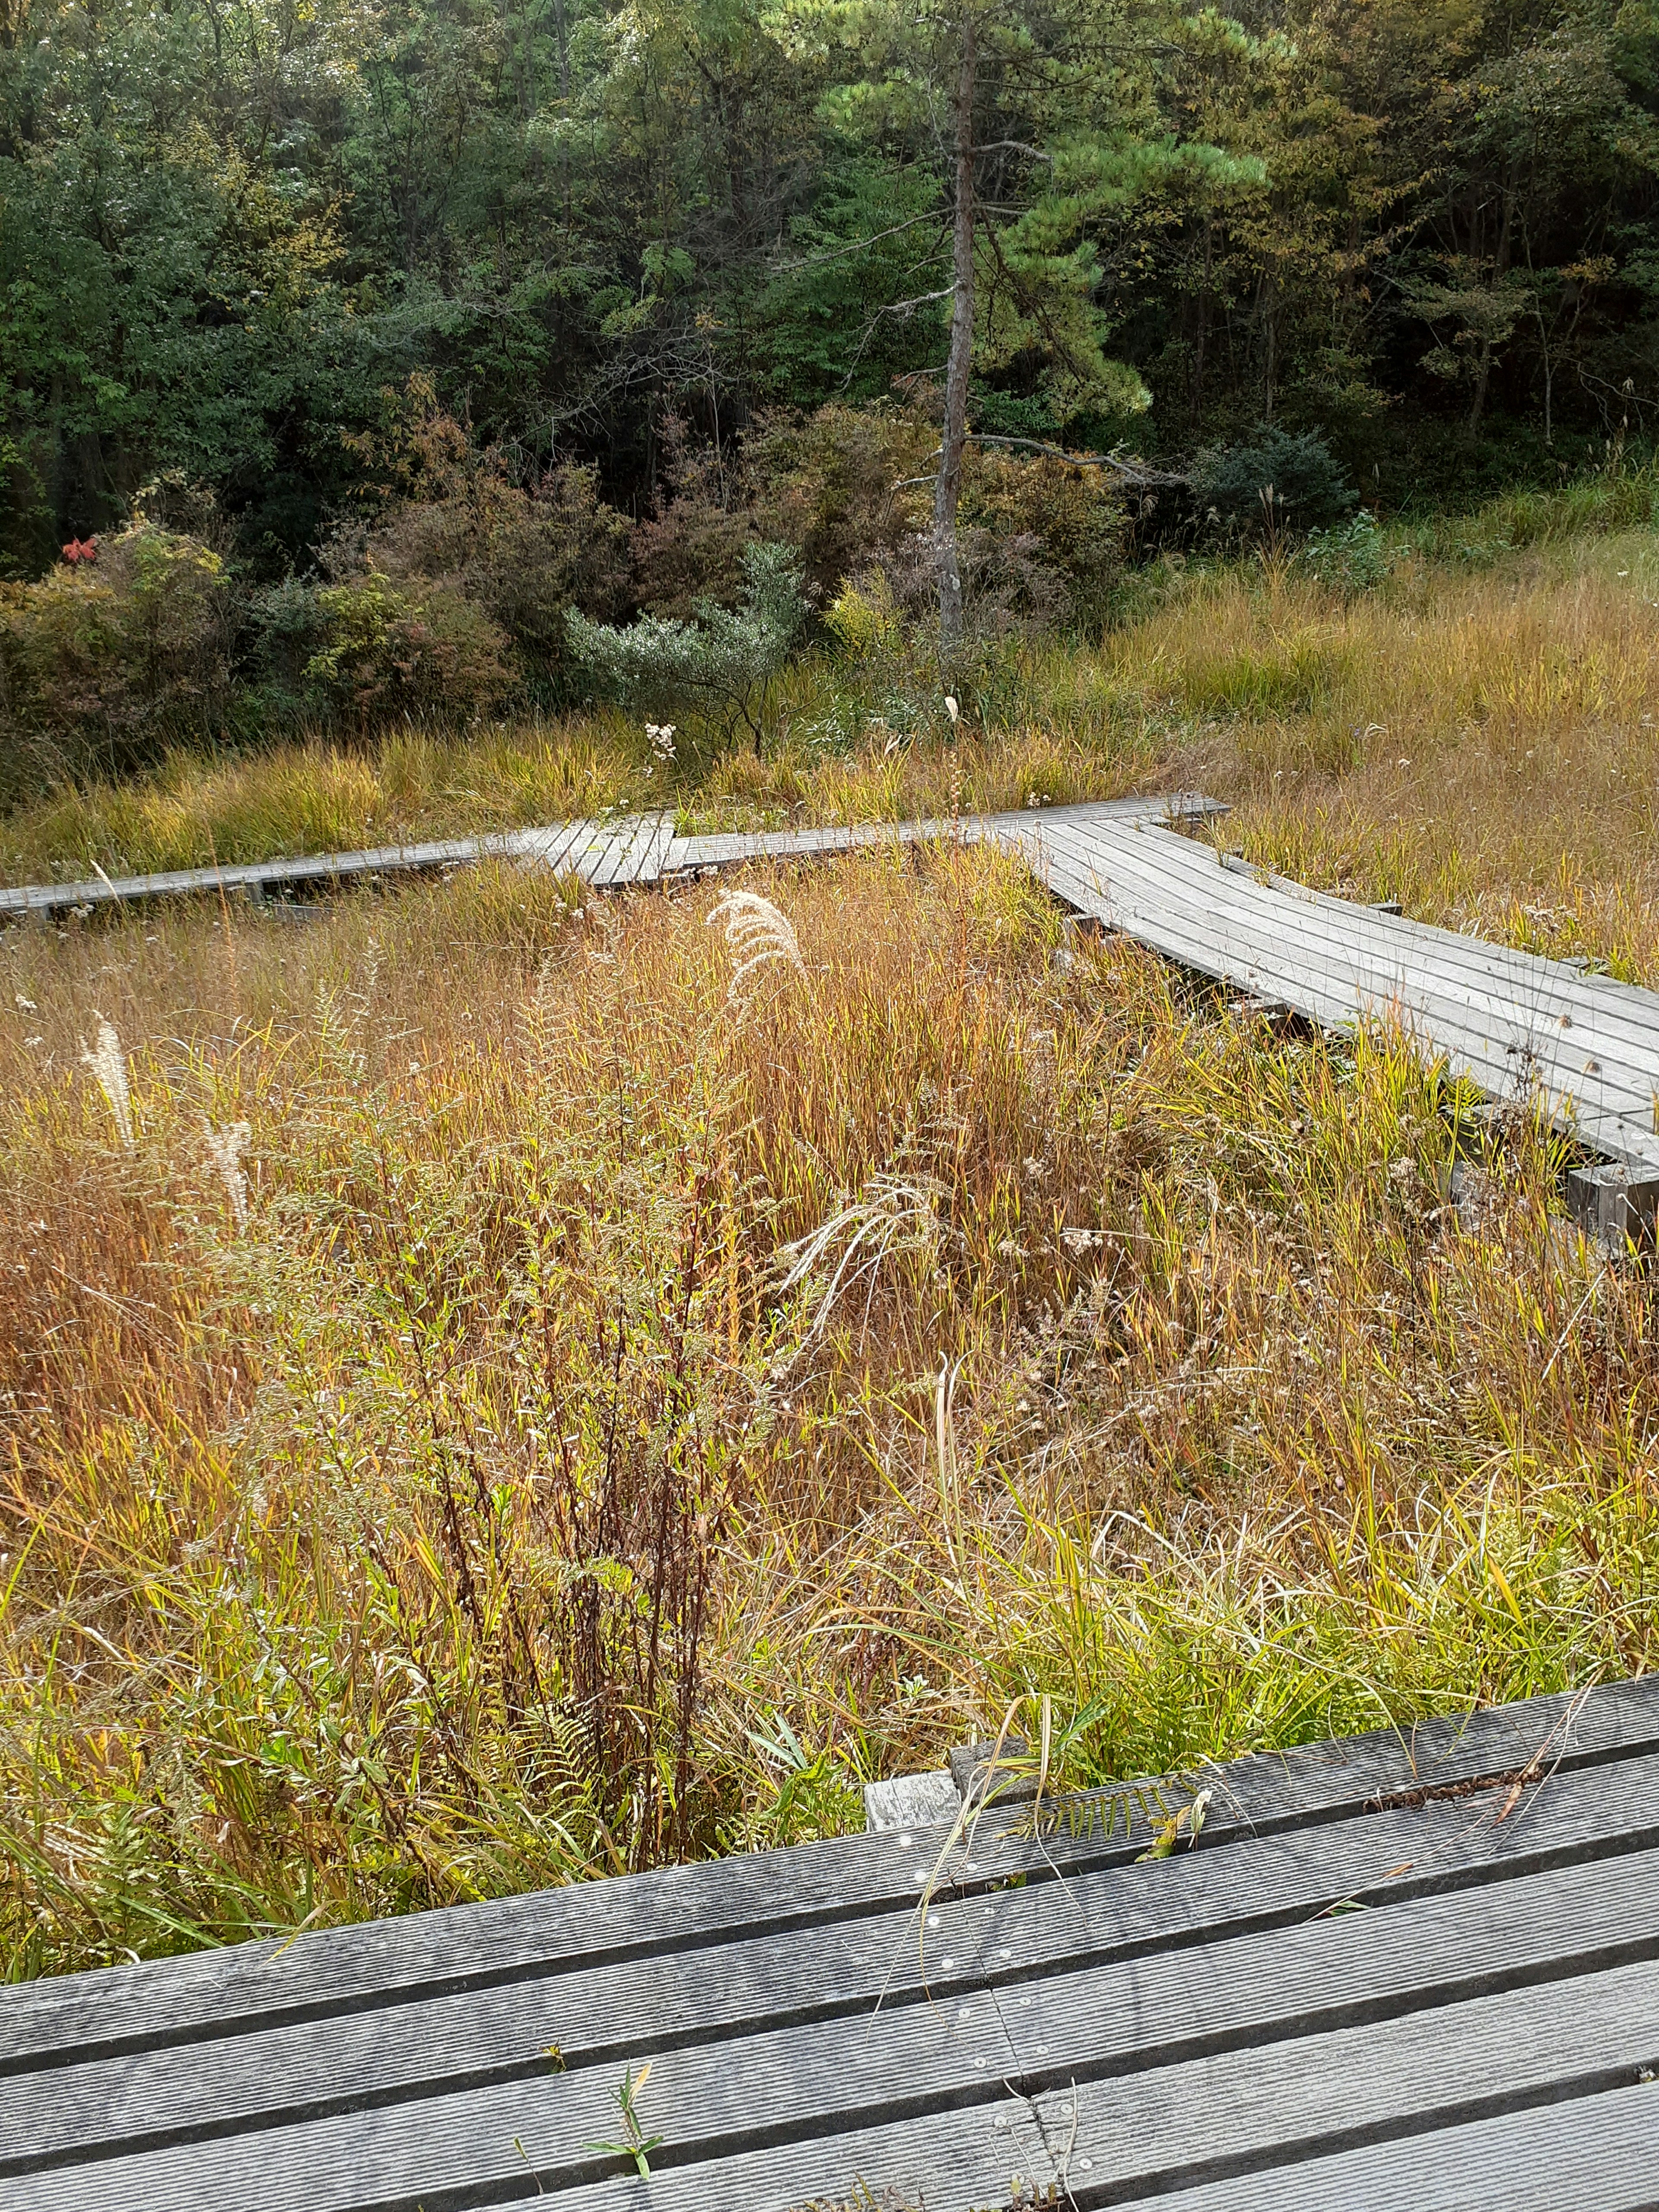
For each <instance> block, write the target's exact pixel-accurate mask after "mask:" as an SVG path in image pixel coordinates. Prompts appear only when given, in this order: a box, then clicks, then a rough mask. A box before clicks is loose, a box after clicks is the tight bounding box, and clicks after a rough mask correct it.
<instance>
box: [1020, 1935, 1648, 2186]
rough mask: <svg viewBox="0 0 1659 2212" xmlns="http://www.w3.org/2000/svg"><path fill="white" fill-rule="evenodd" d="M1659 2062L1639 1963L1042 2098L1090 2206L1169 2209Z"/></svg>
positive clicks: (1601, 2084) (1052, 2137)
mask: <svg viewBox="0 0 1659 2212" xmlns="http://www.w3.org/2000/svg"><path fill="white" fill-rule="evenodd" d="M1656 2053H1659V1974H1656V1972H1654V1969H1653V1967H1652V1966H1651V1965H1650V1964H1647V1963H1645V1962H1644V1963H1643V1964H1641V1965H1638V1966H1620V1967H1615V1968H1613V1970H1612V1971H1611V1972H1606V1973H1599V1974H1588V1975H1583V1976H1576V1977H1574V1978H1572V1979H1571V1980H1568V1981H1565V1982H1555V1983H1549V1984H1543V1985H1541V1986H1534V1987H1531V1988H1526V1989H1520V1990H1508V1991H1505V1992H1504V1993H1502V1994H1499V1995H1495V1996H1483V1997H1477V1998H1475V1999H1474V2000H1472V2001H1471V2002H1468V2003H1467V2004H1459V2005H1452V2006H1449V2007H1448V2008H1445V2009H1443V2010H1442V2011H1438V2012H1436V2013H1435V2014H1433V2015H1432V2016H1425V2015H1417V2014H1408V2015H1406V2016H1405V2017H1404V2018H1403V2019H1399V2020H1380V2021H1371V2022H1369V2023H1367V2024H1366V2025H1365V2026H1364V2027H1348V2028H1339V2029H1337V2030H1336V2031H1334V2033H1330V2034H1326V2035H1314V2036H1309V2037H1306V2038H1300V2039H1297V2040H1296V2041H1294V2042H1290V2043H1281V2044H1273V2045H1267V2047H1266V2048H1265V2049H1263V2050H1261V2051H1250V2050H1249V2049H1244V2050H1237V2051H1233V2050H1230V2051H1221V2052H1218V2053H1217V2054H1216V2055H1214V2056H1212V2057H1206V2058H1200V2059H1194V2060H1192V2061H1190V2062H1188V2063H1184V2064H1180V2065H1174V2066H1165V2067H1159V2068H1158V2069H1155V2070H1153V2071H1152V2072H1150V2073H1140V2074H1136V2075H1133V2076H1132V2077H1131V2078H1128V2079H1107V2080H1104V2081H1088V2082H1084V2081H1079V2085H1078V2087H1076V2088H1075V2089H1072V2088H1070V2087H1067V2088H1066V2089H1061V2090H1058V2091H1049V2092H1048V2093H1045V2094H1043V2095H1041V2096H1039V2097H1038V2098H1037V2099H1036V2109H1037V2112H1038V2116H1039V2118H1040V2120H1041V2122H1042V2128H1043V2132H1044V2135H1045V2136H1046V2137H1047V2139H1048V2144H1049V2147H1050V2150H1051V2153H1054V2154H1056V2156H1057V2157H1058V2156H1060V2154H1065V2153H1066V2151H1067V2147H1068V2146H1069V2154H1068V2155H1066V2157H1065V2160H1064V2162H1065V2165H1066V2172H1067V2178H1068V2179H1069V2181H1070V2183H1071V2185H1072V2186H1073V2188H1074V2189H1075V2190H1076V2191H1078V2192H1079V2195H1081V2192H1082V2191H1085V2190H1086V2191H1088V2192H1089V2196H1088V2198H1087V2200H1086V2201H1088V2202H1091V2203H1114V2202H1116V2203H1122V2202H1126V2201H1130V2200H1133V2198H1135V2197H1143V2196H1149V2195H1152V2194H1155V2193H1157V2194H1159V2195H1160V2201H1166V2200H1163V2199H1162V2197H1161V2192H1162V2191H1164V2190H1167V2189H1171V2188H1174V2187H1176V2186H1177V2185H1181V2184H1189V2185H1190V2184H1192V2183H1195V2182H1200V2181H1218V2180H1222V2179H1225V2178H1226V2177H1227V2176H1229V2175H1231V2174H1237V2173H1243V2172H1250V2171H1252V2170H1253V2169H1255V2168H1259V2167H1261V2166H1279V2165H1286V2166H1288V2165H1292V2164H1294V2163H1295V2162H1297V2160H1300V2159H1303V2158H1307V2157H1310V2156H1312V2155H1314V2154H1316V2153H1319V2152H1324V2153H1326V2154H1329V2153H1333V2152H1336V2151H1340V2150H1346V2149H1348V2148H1355V2147H1357V2146H1358V2145H1359V2144H1361V2143H1365V2142H1388V2141H1389V2140H1390V2139H1391V2138H1393V2137H1396V2136H1410V2135H1413V2134H1418V2133H1421V2132H1423V2131H1425V2130H1427V2129H1428V2128H1430V2127H1431V2126H1440V2127H1449V2126H1451V2125H1453V2124H1457V2123H1464V2122H1468V2121H1470V2120H1476V2119H1480V2118H1485V2117H1486V2116H1487V2115H1488V2114H1495V2113H1498V2112H1504V2111H1505V2110H1513V2109H1516V2108H1517V2107H1525V2106H1547V2105H1550V2104H1552V2103H1554V2102H1557V2101H1559V2100H1565V2099H1568V2098H1573V2097H1590V2096H1596V2095H1600V2094H1602V2093H1606V2092H1607V2091H1609V2090H1613V2089H1617V2088H1622V2087H1626V2086H1627V2085H1628V2084H1630V2083H1631V2082H1632V2081H1634V2080H1635V2079H1636V2076H1637V2075H1638V2071H1639V2070H1640V2069H1644V2068H1645V2067H1649V2066H1650V2065H1651V2064H1652V2063H1653V2060H1654V2057H1655V2054H1656ZM1656 2109H1659V2108H1656ZM1480 2201H1484V2200H1479V2199H1478V2200H1477V2202H1480Z"/></svg>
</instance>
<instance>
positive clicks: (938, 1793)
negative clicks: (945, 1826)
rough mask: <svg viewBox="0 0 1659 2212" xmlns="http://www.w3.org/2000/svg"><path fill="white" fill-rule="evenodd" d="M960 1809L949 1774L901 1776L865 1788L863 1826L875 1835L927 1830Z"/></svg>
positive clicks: (867, 1783)
mask: <svg viewBox="0 0 1659 2212" xmlns="http://www.w3.org/2000/svg"><path fill="white" fill-rule="evenodd" d="M961 1809H962V1800H961V1798H960V1797H959V1796H957V1785H956V1784H955V1783H954V1782H952V1781H951V1777H950V1774H949V1771H947V1770H945V1769H941V1770H940V1771H939V1772H937V1773H933V1774H900V1775H896V1776H895V1777H894V1778H893V1780H892V1781H890V1782H866V1784H865V1785H864V1825H865V1826H866V1828H867V1829H868V1830H869V1831H870V1832H871V1833H872V1835H874V1834H876V1833H877V1832H878V1831H879V1830H881V1829H883V1828H929V1827H933V1826H937V1825H938V1824H939V1822H941V1821H944V1822H945V1823H949V1822H950V1821H951V1820H955V1819H956V1817H957V1813H958V1812H959V1811H960V1810H961Z"/></svg>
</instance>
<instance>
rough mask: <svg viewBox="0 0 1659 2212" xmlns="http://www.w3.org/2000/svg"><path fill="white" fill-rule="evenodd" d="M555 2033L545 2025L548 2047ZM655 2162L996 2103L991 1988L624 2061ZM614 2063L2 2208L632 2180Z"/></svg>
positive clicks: (24, 2185)
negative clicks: (621, 2145)
mask: <svg viewBox="0 0 1659 2212" xmlns="http://www.w3.org/2000/svg"><path fill="white" fill-rule="evenodd" d="M559 2025H560V2023H558V2022H557V2021H550V2022H549V2033H548V2040H549V2042H552V2041H554V2040H556V2037H557V2033H558V2027H559ZM630 2056H631V2059H632V2063H633V2065H634V2067H635V2069H636V2070H637V2069H638V2067H639V2066H640V2065H641V2064H642V2063H644V2062H646V2061H647V2060H649V2061H650V2062H651V2076H650V2081H649V2083H648V2085H647V2093H645V2094H644V2095H643V2096H642V2097H641V2101H640V2110H641V2119H642V2123H643V2125H644V2126H645V2128H646V2130H647V2132H649V2133H652V2134H660V2135H661V2136H662V2137H663V2139H664V2145H663V2160H664V2162H665V2163H666V2162H667V2161H668V2160H674V2161H676V2162H678V2163H682V2164H684V2163H690V2162H691V2161H692V2160H696V2159H699V2158H702V2159H707V2158H709V2157H712V2156H714V2155H716V2154H727V2155H729V2154H732V2153H734V2152H738V2151H745V2150H763V2149H767V2148H775V2147H777V2146H780V2145H785V2144H788V2143H791V2142H795V2141H797V2140H799V2139H800V2138H801V2137H802V2136H809V2135H814V2134H820V2135H822V2134H834V2133H839V2132H845V2131H847V2130H850V2129H852V2128H854V2127H859V2126H873V2125H878V2124H884V2125H891V2124H895V2123H897V2122H902V2121H905V2120H909V2119H915V2118H921V2117H922V2116H924V2115H926V2114H942V2113H945V2112H953V2111H955V2110H956V2109H957V2108H958V2107H962V2106H982V2105H984V2104H986V2103H987V2102H990V2101H992V2100H994V2099H995V2097H996V2094H997V2086H996V2085H997V2084H998V2083H1000V2081H1002V2080H1003V2079H1004V2077H1005V2076H1006V2075H1007V2074H1008V2073H1009V2072H1010V2071H1011V2069H1012V2048H1011V2046H1010V2045H1009V2043H1008V2040H1007V2038H1006V2034H1005V2033H1004V2032H1003V2027H1002V2021H1001V2017H1000V2014H999V2012H998V2009H997V2007H996V2004H995V2002H994V2000H993V1999H992V1997H991V1996H990V1995H989V1994H988V1992H986V1991H983V1990H969V1991H963V1992H961V1993H959V1994H958V1995H957V1996H954V1997H953V1998H952V1999H951V2002H949V2003H948V2004H935V2005H929V2004H913V2005H906V2006H903V2007H902V2008H897V2009H895V2010H893V2011H890V2012H888V2011H883V2012H878V2013H875V2014H866V2015H860V2016H858V2017H855V2018H852V2019H848V2020H839V2021H820V2022H817V2023H816V2024H815V2025H813V2026H811V2027H805V2028H801V2027H789V2028H784V2029H780V2030H773V2031H768V2032H765V2033H759V2034H755V2035H750V2036H748V2037H746V2038H744V2039H742V2040H741V2041H740V2042H737V2043H726V2042H719V2043H714V2044H709V2045H702V2044H696V2045H677V2046H672V2047H670V2048H667V2049H659V2050H654V2051H653V2048H652V2046H651V2045H650V2044H649V2043H648V2042H647V2043H644V2044H642V2045H641V2047H640V2048H639V2049H638V2050H636V2051H634V2052H633V2053H632V2054H630ZM622 2073H623V2068H622V2066H621V2065H620V2064H618V2065H617V2067H616V2068H615V2069H614V2070H613V2069H610V2068H606V2069H599V2068H597V2067H588V2068H583V2069H578V2070H575V2071H572V2072H565V2073H561V2072H556V2071H553V2070H548V2071H546V2072H544V2073H543V2074H542V2075H540V2076H539V2077H538V2078H530V2079H525V2080H518V2081H507V2082H497V2083H492V2084H491V2085H489V2087H483V2088H480V2089H473V2090H467V2091H463V2092H461V2093H455V2094H451V2095H448V2096H441V2097H430V2098H427V2099H424V2100H422V2101H421V2102H420V2103H419V2104H412V2105H396V2106H379V2107H375V2108H373V2109H369V2110H367V2111H359V2112H343V2113H339V2114H337V2115H334V2116H331V2117H330V2118H326V2119H321V2120H314V2121H308V2122H302V2123H301V2124H297V2125H290V2126H283V2127H272V2128H266V2129H263V2130H259V2131H258V2133H255V2134H250V2135H238V2136H229V2137H225V2138H220V2139H215V2140H213V2141H210V2142H191V2143H185V2144H179V2145H176V2146H174V2147H173V2148H167V2149H161V2150H155V2151H149V2152H144V2153H140V2154H135V2155H125V2156H119V2157H115V2158H110V2159H102V2160H94V2161H87V2162H83V2163H80V2164H76V2165H69V2166H55V2167H52V2168H51V2169H49V2170H46V2171H41V2172H31V2173H14V2174H12V2175H11V2176H10V2177H9V2178H8V2179H7V2180H6V2182H5V2185H4V2202H5V2205H6V2212H132V2208H133V2207H135V2206H138V2205H143V2206H144V2207H147V2208H148V2207H155V2208H161V2207H165V2208H167V2212H270V2207H272V2206H274V2205H280V2206H281V2207H282V2208H283V2212H369V2208H374V2212H386V2209H387V2208H391V2207H392V2206H397V2207H399V2208H402V2207H405V2206H407V2207H410V2208H413V2207H414V2206H416V2205H419V2206H420V2207H421V2208H422V2212H459V2208H460V2207H462V2206H466V2205H475V2204H477V2203H479V2202H480V2201H483V2202H486V2203H487V2202H489V2201H491V2200H493V2199H496V2198H499V2197H502V2196H505V2195H508V2194H510V2193H512V2192H513V2190H514V2187H515V2185H517V2184H520V2183H522V2184H523V2185H525V2187H526V2189H527V2190H528V2189H532V2188H533V2187H534V2186H535V2185H540V2187H541V2189H543V2190H544V2191H549V2192H552V2191H559V2190H563V2189H568V2188H569V2187H571V2186H572V2185H574V2184H575V2183H577V2182H581V2181H595V2180H599V2179H602V2178H603V2177H604V2176H605V2175H606V2174H607V2173H610V2172H621V2171H623V2170H624V2168H623V2161H622V2160H619V2159H618V2158H617V2157H616V2156H615V2155H614V2154H611V2153H608V2152H606V2151H605V2150H604V2149H603V2148H599V2146H602V2145H604V2144H605V2143H607V2142H616V2141H617V2140H618V2139H619V2119H618V2114H617V2107H616V2104H615V2101H614V2092H615V2089H616V2087H617V2082H618V2081H620V2079H621V2077H622Z"/></svg>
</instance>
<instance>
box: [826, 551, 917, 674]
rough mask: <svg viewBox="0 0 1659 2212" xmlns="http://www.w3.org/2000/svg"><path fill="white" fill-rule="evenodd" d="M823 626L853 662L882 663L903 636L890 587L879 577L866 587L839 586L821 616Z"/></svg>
mask: <svg viewBox="0 0 1659 2212" xmlns="http://www.w3.org/2000/svg"><path fill="white" fill-rule="evenodd" d="M823 626H824V628H825V629H827V630H828V631H829V635H830V636H831V637H832V638H833V639H834V641H835V642H836V645H837V646H838V647H840V649H841V651H842V653H845V654H846V656H847V658H848V659H849V660H855V661H870V660H881V659H886V658H887V657H888V656H889V655H890V654H891V653H893V652H895V651H896V649H897V647H898V646H899V645H900V643H901V642H902V636H903V626H902V623H901V622H900V619H899V612H898V609H897V607H896V605H894V603H893V591H892V586H891V585H890V583H889V582H888V580H887V579H886V577H885V576H884V575H882V574H879V573H878V574H874V575H872V576H871V577H870V578H869V580H868V583H867V587H866V586H860V585H858V584H854V583H848V584H845V585H843V586H842V589H841V591H840V592H839V593H838V594H837V595H836V599H835V602H834V604H833V605H831V606H830V607H829V610H828V611H827V612H826V613H825V615H824V617H823Z"/></svg>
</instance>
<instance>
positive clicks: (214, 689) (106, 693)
mask: <svg viewBox="0 0 1659 2212" xmlns="http://www.w3.org/2000/svg"><path fill="white" fill-rule="evenodd" d="M230 609H231V594H230V592H229V588H228V580H227V576H226V573H225V568H224V563H223V562H222V558H221V556H219V554H218V553H216V551H215V550H213V549H212V548H211V547H210V546H209V545H206V544H203V543H202V541H201V540H200V539H199V538H192V537H190V536H187V535H185V534H183V533H181V532H173V531H169V530H165V529H162V528H161V527H159V526H157V525H155V524H153V523H151V522H149V521H148V520H145V519H144V517H143V515H142V513H141V514H140V515H139V516H138V517H137V519H136V520H134V521H133V522H132V524H131V526H129V527H128V528H127V529H125V530H124V531H122V532H120V534H119V535H118V537H115V538H108V539H106V541H105V542H104V543H103V544H101V545H96V546H92V547H89V548H88V550H87V552H86V554H85V556H83V557H79V558H77V559H76V560H75V561H74V562H65V563H64V565H63V566H62V567H60V568H52V569H50V570H48V571H47V573H46V575H45V576H43V577H42V578H41V579H40V581H39V582H38V583H33V584H7V585H4V586H0V714H3V718H4V728H5V731H6V732H7V734H8V735H9V738H10V739H11V751H10V757H11V760H12V762H13V768H12V774H11V777H10V778H9V780H12V781H21V780H22V776H21V775H20V771H22V772H24V773H27V771H28V770H31V769H32V770H33V775H34V776H35V777H36V778H39V777H40V776H41V775H51V774H52V772H54V771H56V772H57V773H58V774H60V775H62V774H65V773H67V774H71V775H73V774H77V773H82V772H85V771H87V770H88V769H118V768H121V767H124V766H125V765H127V764H128V763H131V761H133V760H134V759H135V758H137V757H140V756H141V755H142V754H143V751H144V750H146V748H147V747H149V745H151V744H154V743H155V742H156V741H157V740H160V739H165V738H177V737H179V736H183V735H185V734H190V733H195V732H203V731H209V730H211V729H213V728H214V727H215V726H216V725H217V723H218V722H219V720H220V719H221V718H222V715H223V714H224V712H225V708H226V705H227V702H228V695H229V685H230V646H231V636H232V618H231V611H230Z"/></svg>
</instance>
